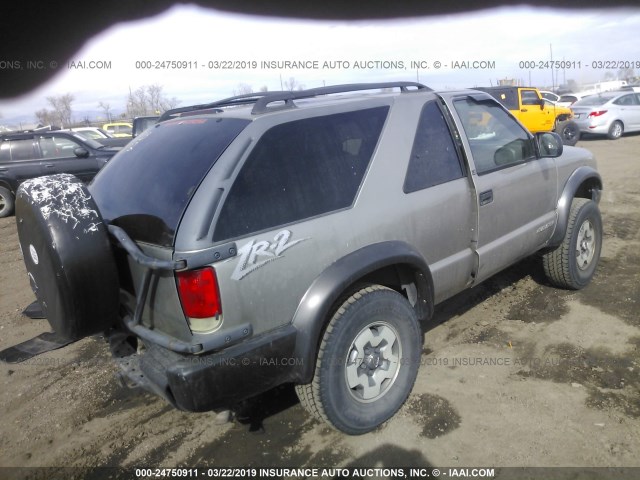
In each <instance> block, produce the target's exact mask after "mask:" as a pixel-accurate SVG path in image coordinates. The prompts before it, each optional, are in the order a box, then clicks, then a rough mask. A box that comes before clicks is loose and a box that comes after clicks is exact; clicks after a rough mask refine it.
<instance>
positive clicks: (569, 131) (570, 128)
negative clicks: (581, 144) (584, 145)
mask: <svg viewBox="0 0 640 480" xmlns="http://www.w3.org/2000/svg"><path fill="white" fill-rule="evenodd" d="M555 130H556V133H557V134H558V135H560V138H562V143H563V144H564V145H568V146H570V147H573V146H574V145H575V144H576V143H578V140H580V127H579V126H578V124H577V123H576V122H574V121H573V120H569V121H568V122H558V124H557V125H556V129H555Z"/></svg>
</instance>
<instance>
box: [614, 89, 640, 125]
mask: <svg viewBox="0 0 640 480" xmlns="http://www.w3.org/2000/svg"><path fill="white" fill-rule="evenodd" d="M638 96H639V95H638V94H637V93H629V94H627V95H623V96H622V97H620V98H618V99H617V100H614V101H613V104H614V105H615V106H616V108H617V109H618V112H619V117H620V119H621V120H622V121H623V122H624V129H625V131H627V132H628V131H631V130H638V129H640V101H638V100H639V99H638Z"/></svg>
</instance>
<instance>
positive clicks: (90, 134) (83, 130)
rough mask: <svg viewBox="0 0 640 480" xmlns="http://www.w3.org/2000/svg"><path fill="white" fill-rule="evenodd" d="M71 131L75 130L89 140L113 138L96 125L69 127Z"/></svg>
mask: <svg viewBox="0 0 640 480" xmlns="http://www.w3.org/2000/svg"><path fill="white" fill-rule="evenodd" d="M69 130H71V131H72V132H76V133H78V134H80V135H81V136H83V137H84V138H89V139H91V140H100V139H103V138H113V135H111V134H110V133H109V132H105V131H104V130H103V129H101V128H98V127H77V128H70V129H69Z"/></svg>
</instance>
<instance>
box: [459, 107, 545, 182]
mask: <svg viewBox="0 0 640 480" xmlns="http://www.w3.org/2000/svg"><path fill="white" fill-rule="evenodd" d="M454 107H455V109H456V112H458V115H459V116H460V120H461V121H462V126H463V127H464V130H465V133H466V134H467V137H468V139H469V144H470V146H471V153H472V154H473V161H474V163H475V165H476V171H477V172H478V174H480V175H481V174H483V173H487V172H491V171H493V170H498V169H500V168H505V167H509V166H512V165H517V164H519V163H522V162H525V161H526V160H528V159H530V158H534V157H535V150H534V146H533V140H532V139H531V137H530V136H529V134H528V133H527V132H526V131H525V130H524V128H522V127H521V126H520V125H519V124H518V123H517V122H516V121H515V120H514V119H513V118H512V117H511V116H510V115H509V114H508V113H507V112H505V111H504V110H503V109H502V107H500V106H499V105H498V104H497V103H495V102H494V101H491V100H489V101H476V100H474V99H473V98H470V97H467V98H465V99H463V100H456V101H455V102H454Z"/></svg>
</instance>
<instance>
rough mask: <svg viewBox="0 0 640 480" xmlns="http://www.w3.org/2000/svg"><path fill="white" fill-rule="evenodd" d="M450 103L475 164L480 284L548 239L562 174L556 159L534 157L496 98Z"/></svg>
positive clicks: (461, 99)
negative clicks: (482, 119)
mask: <svg viewBox="0 0 640 480" xmlns="http://www.w3.org/2000/svg"><path fill="white" fill-rule="evenodd" d="M451 103H452V107H453V108H452V110H453V113H454V115H455V116H456V117H457V120H459V123H460V124H461V125H462V127H463V131H464V132H465V134H464V135H462V140H463V142H464V143H465V144H466V146H467V152H468V153H470V154H471V159H472V161H473V163H470V165H471V167H472V180H473V183H474V185H475V190H476V192H475V194H476V202H477V209H478V210H477V211H478V233H477V253H478V257H479V266H478V273H477V280H478V281H481V280H484V279H485V278H487V277H489V276H490V275H492V274H494V273H496V272H497V271H499V270H501V269H503V268H505V267H506V266H508V265H510V264H511V263H514V262H515V261H517V260H518V259H520V258H523V257H524V256H527V255H530V254H531V253H533V252H535V251H536V250H538V249H539V248H540V247H542V246H543V245H544V243H545V242H546V241H547V239H548V238H549V235H550V234H551V232H552V231H553V226H554V225H555V218H556V214H555V208H556V198H557V188H558V186H557V181H558V179H557V177H558V175H557V170H556V165H555V161H554V160H553V159H546V158H545V159H538V158H536V156H535V149H534V140H533V138H532V137H531V135H530V134H529V133H528V132H527V131H526V130H525V129H523V128H522V126H521V125H520V124H518V122H517V121H516V120H515V119H514V118H513V117H512V116H511V115H510V114H509V113H508V112H507V111H506V110H505V109H504V108H503V107H502V106H500V105H499V104H498V103H496V102H495V101H494V100H493V99H488V98H486V97H484V96H481V95H465V96H462V97H457V98H454V99H453V102H451ZM478 116H482V117H485V118H486V117H488V119H489V120H488V122H486V125H484V131H478V126H477V124H475V123H474V122H473V119H474V118H477V117H478Z"/></svg>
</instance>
